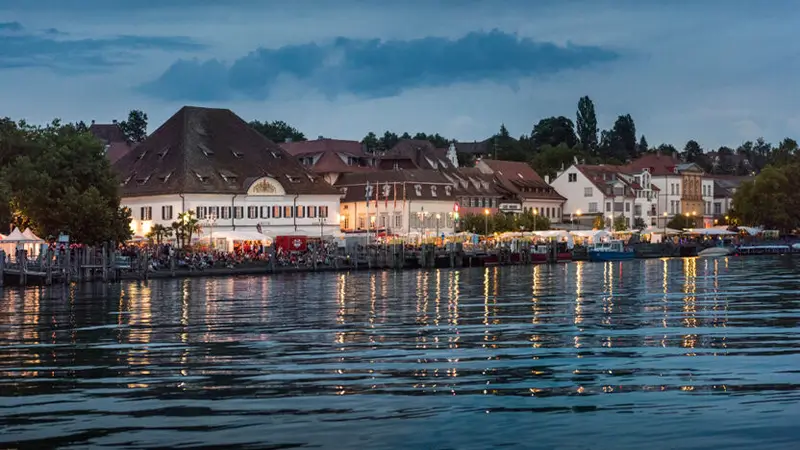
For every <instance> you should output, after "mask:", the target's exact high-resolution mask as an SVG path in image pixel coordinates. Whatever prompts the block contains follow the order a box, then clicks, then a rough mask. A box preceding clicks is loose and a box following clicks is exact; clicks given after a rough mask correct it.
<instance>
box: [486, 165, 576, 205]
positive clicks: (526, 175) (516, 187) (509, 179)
mask: <svg viewBox="0 0 800 450" xmlns="http://www.w3.org/2000/svg"><path fill="white" fill-rule="evenodd" d="M481 163H482V164H485V165H486V166H487V167H488V168H489V169H490V170H491V171H492V172H493V173H494V175H495V177H496V178H497V180H498V182H499V184H500V185H501V186H502V188H503V189H505V190H507V191H508V192H509V193H512V194H515V195H517V196H519V197H521V198H526V199H557V200H566V198H565V197H564V196H562V195H561V194H559V193H558V192H557V191H556V190H555V189H554V188H553V187H552V186H550V185H549V184H547V183H546V182H545V181H544V180H543V179H542V177H540V176H539V174H538V173H536V171H535V170H533V168H532V167H531V166H529V165H528V164H527V163H524V162H519V161H501V160H496V159H484V160H481Z"/></svg>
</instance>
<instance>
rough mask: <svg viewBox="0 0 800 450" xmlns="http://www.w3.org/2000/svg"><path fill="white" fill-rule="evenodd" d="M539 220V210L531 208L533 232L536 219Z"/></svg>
mask: <svg viewBox="0 0 800 450" xmlns="http://www.w3.org/2000/svg"><path fill="white" fill-rule="evenodd" d="M538 218H539V209H538V208H533V231H536V219H538Z"/></svg>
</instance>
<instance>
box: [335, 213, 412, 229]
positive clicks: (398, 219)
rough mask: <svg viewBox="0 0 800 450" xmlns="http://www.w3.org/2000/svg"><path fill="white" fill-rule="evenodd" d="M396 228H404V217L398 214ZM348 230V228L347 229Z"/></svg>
mask: <svg viewBox="0 0 800 450" xmlns="http://www.w3.org/2000/svg"><path fill="white" fill-rule="evenodd" d="M394 227H395V228H402V227H403V216H401V215H400V214H396V215H395V216H394ZM345 228H347V227H345Z"/></svg>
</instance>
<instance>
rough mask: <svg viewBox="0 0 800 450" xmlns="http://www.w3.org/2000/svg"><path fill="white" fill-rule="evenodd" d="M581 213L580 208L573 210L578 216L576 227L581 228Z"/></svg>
mask: <svg viewBox="0 0 800 450" xmlns="http://www.w3.org/2000/svg"><path fill="white" fill-rule="evenodd" d="M581 214H583V213H582V212H581V210H580V209H579V210H577V211H575V215H576V216H578V229H580V228H581Z"/></svg>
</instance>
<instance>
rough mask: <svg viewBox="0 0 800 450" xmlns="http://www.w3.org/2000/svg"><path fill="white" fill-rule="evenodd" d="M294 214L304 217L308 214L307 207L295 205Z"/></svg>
mask: <svg viewBox="0 0 800 450" xmlns="http://www.w3.org/2000/svg"><path fill="white" fill-rule="evenodd" d="M294 216H295V217H297V218H298V219H302V218H304V217H305V216H306V207H305V206H295V207H294Z"/></svg>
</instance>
